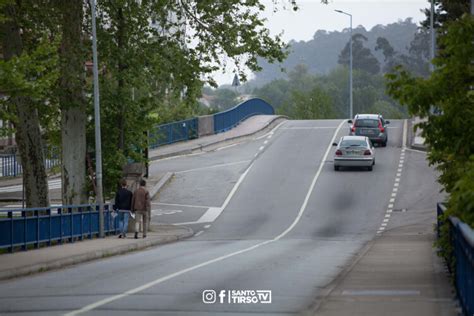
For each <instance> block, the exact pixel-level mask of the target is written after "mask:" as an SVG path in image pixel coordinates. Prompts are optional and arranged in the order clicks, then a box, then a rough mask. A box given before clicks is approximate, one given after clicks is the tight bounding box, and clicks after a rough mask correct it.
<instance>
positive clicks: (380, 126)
mask: <svg viewBox="0 0 474 316" xmlns="http://www.w3.org/2000/svg"><path fill="white" fill-rule="evenodd" d="M379 130H380V133H383V132H385V128H383V126H382V122H381V121H380V120H379Z"/></svg>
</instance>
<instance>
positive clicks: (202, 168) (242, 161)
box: [175, 160, 251, 173]
mask: <svg viewBox="0 0 474 316" xmlns="http://www.w3.org/2000/svg"><path fill="white" fill-rule="evenodd" d="M250 161H251V160H241V161H235V162H228V163H221V164H217V165H213V166H207V167H200V168H194V169H187V170H182V171H175V173H187V172H193V171H200V170H206V169H213V168H220V167H227V166H234V165H240V164H243V163H247V162H250Z"/></svg>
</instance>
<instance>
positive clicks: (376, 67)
mask: <svg viewBox="0 0 474 316" xmlns="http://www.w3.org/2000/svg"><path fill="white" fill-rule="evenodd" d="M364 42H367V37H366V36H364V35H362V34H354V35H352V67H353V68H354V69H360V70H364V71H366V72H368V73H371V74H377V73H379V72H380V63H379V61H378V60H377V58H375V56H374V55H373V54H372V52H371V51H370V49H369V48H367V47H364ZM349 45H350V44H349V43H347V44H346V46H345V47H344V49H343V50H342V51H341V53H340V54H339V59H338V63H339V64H341V65H346V66H347V65H349V60H350V47H349Z"/></svg>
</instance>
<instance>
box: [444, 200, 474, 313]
mask: <svg viewBox="0 0 474 316" xmlns="http://www.w3.org/2000/svg"><path fill="white" fill-rule="evenodd" d="M445 210H446V207H445V206H444V204H442V203H438V205H437V212H438V215H442V214H443V213H444V211H445ZM441 225H442V222H441V221H440V218H439V216H438V234H439V227H440V226H441ZM449 225H450V227H449V228H450V229H449V234H450V238H449V239H450V241H451V247H452V248H453V256H454V258H449V259H448V260H454V262H455V271H451V272H452V273H454V280H455V286H456V291H457V294H458V297H459V301H460V302H461V306H462V309H463V314H464V315H474V230H473V229H472V228H471V227H469V225H467V224H466V223H463V222H461V221H460V220H459V219H458V218H455V217H450V218H449ZM448 266H449V264H448Z"/></svg>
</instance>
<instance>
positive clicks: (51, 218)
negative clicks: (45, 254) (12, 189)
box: [0, 204, 118, 252]
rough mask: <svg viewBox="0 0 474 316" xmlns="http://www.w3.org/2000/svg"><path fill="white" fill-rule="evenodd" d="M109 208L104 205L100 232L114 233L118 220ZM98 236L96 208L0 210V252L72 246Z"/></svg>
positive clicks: (89, 206) (86, 206)
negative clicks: (53, 244)
mask: <svg viewBox="0 0 474 316" xmlns="http://www.w3.org/2000/svg"><path fill="white" fill-rule="evenodd" d="M112 211H113V209H112V205H110V204H106V205H104V232H105V233H107V234H116V233H117V232H118V216H116V217H115V218H113V216H112ZM98 234H99V207H98V205H68V206H57V207H46V208H30V209H10V210H0V249H5V248H6V249H8V251H9V252H14V251H15V249H16V248H20V247H21V249H23V250H27V249H28V246H29V245H33V246H34V247H35V248H39V247H40V246H41V245H47V246H50V245H51V243H52V242H54V241H56V242H58V243H62V242H63V241H69V242H74V241H75V240H83V239H84V238H89V239H91V238H92V237H94V236H98Z"/></svg>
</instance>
